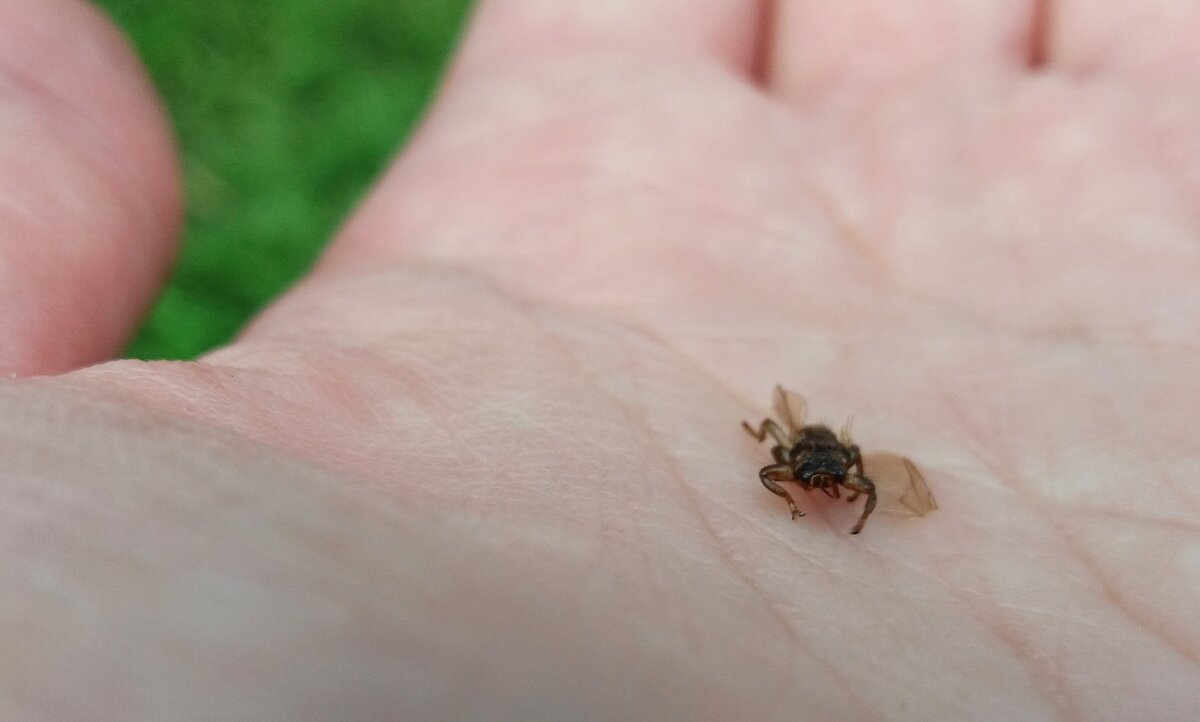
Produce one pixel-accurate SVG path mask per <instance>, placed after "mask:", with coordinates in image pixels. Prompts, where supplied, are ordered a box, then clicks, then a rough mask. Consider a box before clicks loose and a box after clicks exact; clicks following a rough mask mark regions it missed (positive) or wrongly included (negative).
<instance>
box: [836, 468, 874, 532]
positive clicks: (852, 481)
mask: <svg viewBox="0 0 1200 722" xmlns="http://www.w3.org/2000/svg"><path fill="white" fill-rule="evenodd" d="M842 485H843V486H845V487H846V488H847V489H852V490H854V491H855V492H861V493H863V494H866V495H867V503H866V506H864V507H863V513H862V516H860V517H859V518H858V523H857V524H855V525H854V528H853V529H851V530H850V533H851V534H857V533H859V532H860V531H862V528H863V524H866V523H867V517H869V516H871V512H873V511H875V484H874V483H873V482H872V481H871V480H870V479H868V478H867V477H865V476H857V475H852V476H847V477H846V480H845V481H843V482H842ZM856 496H857V494H856Z"/></svg>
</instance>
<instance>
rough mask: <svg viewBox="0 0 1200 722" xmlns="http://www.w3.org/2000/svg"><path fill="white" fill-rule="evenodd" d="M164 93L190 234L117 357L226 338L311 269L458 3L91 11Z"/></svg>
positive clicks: (385, 157) (401, 122)
mask: <svg viewBox="0 0 1200 722" xmlns="http://www.w3.org/2000/svg"><path fill="white" fill-rule="evenodd" d="M97 2H98V4H99V5H100V7H101V8H103V9H104V10H105V11H107V12H108V14H109V15H110V16H111V17H112V18H113V19H114V20H115V21H116V22H117V23H118V24H119V25H120V26H121V27H123V28H124V30H125V32H126V34H128V35H129V37H130V38H131V39H132V41H133V43H134V45H135V46H136V47H137V49H138V52H139V53H140V54H141V56H142V59H143V61H144V62H145V64H146V66H147V67H148V68H149V69H150V74H151V75H152V76H153V78H154V82H155V84H156V85H157V86H158V89H159V92H160V93H161V94H162V96H163V98H164V100H165V102H166V105H167V108H168V111H169V112H170V115H171V119H172V121H173V123H174V126H175V133H176V136H177V138H178V142H179V145H180V147H181V152H182V154H183V173H184V183H185V186H186V192H187V229H186V233H185V237H184V245H183V249H182V252H181V256H180V259H179V262H178V264H177V266H176V268H175V271H174V274H173V276H172V278H171V281H170V284H169V285H168V286H167V288H166V289H165V290H164V292H163V295H162V297H161V298H160V299H159V301H158V304H157V305H156V307H155V308H154V311H153V312H152V313H151V315H150V317H149V318H148V319H147V321H146V322H145V324H144V325H143V327H142V329H141V331H140V332H139V333H138V335H137V338H136V340H135V341H134V342H133V344H132V346H131V347H130V348H129V350H128V354H129V355H130V356H133V357H136V358H143V359H164V358H166V359H187V358H193V357H195V356H196V355H198V354H200V353H202V352H203V351H205V350H207V349H210V348H212V347H214V346H217V345H219V344H222V343H224V342H225V341H227V340H229V339H230V338H231V337H232V336H233V334H235V333H236V332H237V330H238V329H239V328H240V327H241V326H242V325H243V324H244V323H245V322H246V320H247V319H248V318H249V317H250V316H251V315H253V314H254V313H255V311H257V310H258V309H259V308H261V307H262V306H263V305H264V304H266V303H267V302H268V301H270V300H271V299H272V298H273V297H274V296H276V295H277V294H278V293H279V292H280V291H282V290H283V289H284V288H286V287H287V286H289V285H290V284H291V283H292V282H293V281H295V280H296V279H297V278H298V277H299V276H300V275H301V274H302V273H303V272H304V271H305V270H306V269H307V268H308V267H309V265H310V264H311V263H312V262H313V261H314V260H315V259H316V257H317V254H318V253H319V252H320V250H321V248H322V246H323V245H324V244H325V242H326V241H327V240H328V239H329V236H330V234H331V233H333V232H334V231H335V229H336V228H337V226H338V225H339V223H340V222H341V221H342V219H344V218H345V217H346V215H347V214H348V213H349V212H350V211H351V210H352V209H353V207H354V206H355V203H356V201H357V200H358V199H359V198H360V197H361V196H362V194H363V193H364V192H365V191H366V189H367V188H368V187H369V186H370V184H371V181H372V179H373V178H375V177H376V176H377V175H378V174H379V173H380V172H381V171H382V170H383V168H384V167H385V166H386V165H387V163H388V161H389V160H390V158H391V157H392V156H393V155H394V154H395V151H396V150H397V149H398V148H399V147H400V145H401V144H402V143H403V142H404V140H405V138H406V137H407V136H408V133H409V131H410V130H411V129H412V127H413V124H414V122H415V121H416V120H417V119H418V117H419V115H420V113H421V111H422V109H423V108H424V106H425V104H426V103H427V102H428V101H429V99H430V97H431V95H432V93H433V91H434V89H435V88H436V85H437V81H438V77H439V75H440V73H441V71H442V69H443V65H444V64H445V62H446V60H447V59H448V57H449V54H450V52H451V50H452V47H453V44H454V42H455V40H456V39H457V36H458V33H459V31H460V30H461V26H462V24H463V22H464V21H465V19H466V16H467V14H468V11H469V5H470V0H339V1H338V2H322V1H320V0H255V2H245V0H212V1H211V2H204V3H198V2H195V1H194V0H97Z"/></svg>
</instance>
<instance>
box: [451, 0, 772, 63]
mask: <svg viewBox="0 0 1200 722" xmlns="http://www.w3.org/2000/svg"><path fill="white" fill-rule="evenodd" d="M759 13H760V2H759V1H758V0H656V1H655V2H645V0H612V1H611V2H595V1H594V0H483V2H481V3H480V5H479V8H478V9H477V11H476V16H475V19H474V21H473V22H472V24H471V30H470V32H469V34H468V36H467V41H466V43H465V45H464V47H463V50H462V52H461V54H460V56H459V58H458V60H457V61H456V63H455V65H456V69H457V71H459V72H462V73H468V74H473V73H483V74H485V75H492V74H495V73H497V72H503V71H504V69H505V68H511V67H514V66H527V65H528V62H529V61H530V60H531V59H543V60H545V59H549V58H553V59H555V60H557V61H560V62H563V61H568V60H569V59H570V58H578V57H583V56H596V55H614V54H615V55H621V56H626V57H629V56H633V57H639V56H640V57H645V58H663V57H671V56H675V57H678V56H693V57H709V58H715V59H719V60H722V61H724V62H726V63H729V64H730V65H732V66H735V67H738V68H741V69H743V70H748V69H750V68H751V67H752V65H753V63H754V61H755V49H756V47H757V39H758V38H757V32H758V19H759Z"/></svg>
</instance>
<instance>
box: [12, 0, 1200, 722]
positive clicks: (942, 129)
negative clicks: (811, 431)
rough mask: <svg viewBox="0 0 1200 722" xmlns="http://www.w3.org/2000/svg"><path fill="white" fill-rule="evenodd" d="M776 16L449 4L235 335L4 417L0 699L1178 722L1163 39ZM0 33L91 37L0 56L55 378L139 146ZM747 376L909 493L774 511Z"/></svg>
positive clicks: (1189, 561)
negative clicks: (431, 74) (928, 504)
mask: <svg viewBox="0 0 1200 722" xmlns="http://www.w3.org/2000/svg"><path fill="white" fill-rule="evenodd" d="M776 5H777V6H778V7H776V8H775V11H774V12H773V13H771V14H769V16H763V17H760V15H759V13H758V11H757V4H756V3H751V2H745V3H737V2H729V1H727V0H720V1H718V0H707V1H704V2H697V1H695V0H686V1H685V0H670V1H664V2H656V3H644V2H622V3H608V4H600V3H595V2H591V1H590V0H553V1H551V0H491V1H490V2H485V3H484V6H483V8H482V9H481V11H480V12H479V14H478V16H477V18H476V21H475V23H474V26H473V29H472V31H471V33H470V34H469V36H468V38H467V39H466V41H465V45H464V48H463V50H462V51H461V53H460V56H459V58H458V61H457V63H456V65H455V67H454V69H453V72H452V74H451V78H450V80H449V81H448V85H447V88H446V90H445V93H444V94H443V97H442V98H441V100H440V102H439V103H438V105H437V107H436V108H435V109H434V111H433V112H432V113H431V115H430V117H429V118H428V120H427V122H426V124H425V126H424V128H423V129H422V131H421V132H420V134H419V135H418V137H417V138H416V140H415V141H414V142H413V143H412V144H411V145H410V147H409V148H408V149H406V151H405V152H404V154H403V155H402V156H401V157H400V159H399V160H398V161H397V162H396V164H395V165H394V167H393V168H392V170H391V171H390V172H389V173H388V175H387V176H386V177H385V178H384V179H383V180H382V181H381V182H380V183H379V186H378V188H377V189H376V191H375V192H374V194H373V195H372V196H371V198H370V199H369V200H368V201H367V202H366V203H365V204H364V206H363V207H362V208H361V209H360V211H359V212H358V213H357V214H356V216H355V217H354V218H353V219H352V220H351V221H350V222H349V224H348V225H347V227H346V228H345V229H344V231H343V232H342V234H341V235H340V236H339V237H338V238H337V239H335V241H334V242H333V244H332V245H331V247H330V250H329V252H328V254H327V256H326V257H325V259H324V261H323V262H322V263H321V264H320V265H319V267H318V268H317V269H316V270H315V271H314V272H313V274H312V275H311V276H310V277H309V278H307V279H306V280H305V281H304V282H303V283H301V284H300V285H299V286H298V287H297V288H296V289H294V290H293V291H292V292H290V293H289V294H288V295H286V296H284V297H283V298H281V299H280V300H279V301H278V302H277V303H276V304H275V305H274V306H273V307H271V308H270V309H268V310H267V311H266V313H264V314H263V315H262V316H261V317H260V318H259V319H257V320H256V321H255V322H254V323H253V324H252V325H251V326H250V328H249V329H247V331H246V332H245V334H244V335H243V336H242V337H241V338H240V339H239V340H238V341H237V342H236V343H234V344H232V345H230V346H229V347H227V348H224V349H221V350H219V351H216V352H214V353H212V354H210V355H209V356H207V357H206V358H204V359H203V360H202V361H200V362H198V363H189V364H179V363H155V364H142V363H135V362H129V361H114V362H110V363H106V364H102V365H99V366H92V367H90V368H86V369H83V370H80V371H75V372H71V373H66V374H64V375H59V376H55V377H51V378H43V379H36V380H30V381H18V382H11V383H7V384H6V385H4V386H2V387H0V393H2V394H3V397H4V398H3V400H2V401H0V408H3V409H4V412H3V414H0V458H3V459H4V464H3V466H2V468H0V499H4V502H3V503H2V504H0V553H2V554H3V555H4V557H3V562H2V563H0V639H2V640H4V642H5V649H6V653H5V654H4V655H0V659H3V661H0V716H2V717H20V718H23V719H30V718H38V716H39V715H40V716H41V717H43V718H53V719H62V718H69V717H72V716H75V717H80V716H90V717H93V718H117V717H124V718H128V717H131V716H141V717H146V718H154V719H161V718H170V717H172V716H180V715H184V714H185V715H186V716H188V717H194V718H218V717H222V716H226V717H228V716H231V715H240V716H246V717H254V718H256V719H274V718H280V719H304V718H312V719H328V718H331V717H338V718H354V717H362V718H379V717H381V716H391V717H397V718H409V719H430V718H443V719H471V718H479V719H484V718H486V719H548V718H561V719H579V718H591V719H595V718H611V719H720V720H727V719H739V718H740V719H773V718H778V719H796V718H797V715H800V716H803V717H808V718H811V719H872V718H879V719H884V718H886V719H913V720H925V719H955V720H970V719H981V720H990V719H998V718H1008V719H1017V718H1020V719H1031V720H1032V719H1081V720H1127V719H1144V718H1153V719H1156V720H1175V719H1179V720H1184V719H1189V720H1190V719H1194V714H1195V710H1196V709H1198V708H1200V692H1197V689H1196V686H1195V684H1194V681H1195V680H1196V679H1197V678H1198V675H1200V625H1197V624H1196V617H1195V610H1196V608H1197V606H1198V604H1197V603H1198V601H1200V522H1198V521H1197V519H1200V486H1198V485H1197V484H1196V483H1195V481H1196V477H1197V471H1200V468H1198V462H1197V459H1198V458H1200V448H1198V447H1200V444H1198V442H1197V440H1196V429H1197V428H1200V418H1197V417H1198V415H1200V374H1197V373H1196V368H1197V358H1198V356H1197V352H1196V343H1197V341H1196V338H1197V336H1196V332H1197V330H1198V329H1200V208H1198V207H1197V203H1196V200H1195V199H1196V198H1197V197H1198V196H1197V192H1198V191H1200V136H1198V135H1197V133H1196V130H1195V129H1196V128H1200V95H1198V94H1197V91H1196V90H1195V83H1194V82H1192V81H1191V80H1190V79H1192V78H1195V77H1197V76H1196V74H1197V72H1198V71H1200V48H1198V47H1197V45H1196V43H1195V42H1194V38H1195V37H1196V36H1197V33H1198V32H1200V12H1197V11H1195V10H1192V9H1190V8H1191V7H1192V4H1189V3H1184V2H1178V1H1171V0H1154V1H1152V2H1144V1H1142V0H1139V1H1138V2H1133V1H1132V0H1128V1H1124V0H1123V1H1119V2H1112V3H1083V2H1078V1H1075V0H1071V1H1064V2H1049V3H1037V4H1035V3H1032V2H1030V3H1028V6H1027V7H1024V6H1022V3H1012V2H998V1H997V2H987V1H986V0H985V1H984V2H976V1H972V2H961V1H959V0H944V1H942V2H937V3H929V4H928V5H929V7H928V8H927V10H926V11H924V12H925V13H926V15H927V16H923V15H922V12H919V11H916V10H914V9H911V8H910V10H909V11H906V12H904V13H899V12H896V11H891V10H889V8H893V7H895V6H896V4H895V3H893V2H885V1H884V0H876V1H875V2H868V1H866V0H857V1H851V2H846V3H816V2H794V3H788V2H783V3H778V4H776ZM1035 6H1036V7H1042V8H1050V10H1051V12H1049V13H1048V14H1045V15H1042V16H1038V15H1037V14H1036V13H1035V12H1034V8H1035ZM1097 6H1103V7H1097ZM831 7H833V8H834V9H829V8H831ZM839 8H841V9H839ZM847 8H849V9H847ZM851 10H853V11H851ZM1039 17H1040V19H1038V18H1039ZM0 23H2V24H3V27H0V35H3V36H4V37H10V36H12V33H11V32H9V29H11V28H23V29H24V31H27V32H34V31H36V32H38V33H41V34H43V36H44V37H52V38H53V37H63V36H64V35H63V34H64V33H65V34H66V36H69V37H73V38H80V39H86V38H95V40H93V41H92V42H94V43H96V44H97V45H96V46H94V47H98V48H103V49H104V52H100V53H99V56H96V55H92V54H88V53H82V54H72V53H48V52H46V44H45V43H37V42H30V43H26V44H24V45H21V46H19V47H17V46H14V45H6V46H4V50H3V54H0V72H2V73H3V74H4V75H3V77H4V82H5V83H6V86H7V85H12V84H15V87H16V88H17V90H16V91H14V92H12V93H10V94H7V95H5V96H4V97H3V110H2V111H0V113H2V114H3V118H4V119H5V122H6V123H10V122H20V123H23V125H22V126H21V127H22V128H23V129H24V130H23V132H24V135H22V134H20V133H16V134H14V133H11V132H6V133H0V163H2V164H3V172H2V173H0V184H3V187H4V188H5V189H6V192H7V191H8V190H13V189H15V190H18V191H20V194H19V195H18V196H16V197H18V198H20V204H18V205H13V203H14V202H8V201H6V202H5V203H4V204H3V206H2V207H0V213H2V214H4V216H3V217H4V219H5V222H4V223H3V224H0V252H2V253H3V259H4V268H5V271H6V273H8V274H9V276H10V277H6V280H5V283H4V284H2V285H0V288H3V293H4V294H5V295H4V297H3V306H4V307H5V308H6V309H8V311H6V313H5V314H4V315H3V318H4V321H3V322H4V323H6V324H8V326H6V327H5V333H6V335H5V344H4V348H3V349H0V353H3V354H4V356H3V359H4V363H5V364H7V366H6V368H5V370H6V371H13V372H18V373H20V374H22V375H26V374H38V373H43V374H49V373H57V372H60V371H63V370H64V369H67V368H75V367H81V366H84V365H86V364H88V363H90V362H92V361H94V360H96V359H99V358H105V357H108V356H110V355H111V354H112V353H113V351H114V349H115V348H118V347H119V345H120V341H121V339H122V338H123V335H124V334H126V333H128V331H129V330H130V329H131V328H132V327H133V326H134V324H135V323H136V320H137V317H138V314H139V313H140V312H141V311H142V309H144V307H145V303H146V299H147V298H148V297H149V295H150V294H151V292H152V289H153V288H155V286H156V284H157V283H159V282H160V280H161V273H162V269H163V264H164V262H165V260H166V259H167V258H168V257H169V256H170V254H171V252H172V243H173V241H172V233H171V232H172V230H173V229H174V227H175V225H176V224H177V222H178V214H179V209H178V205H177V200H176V199H177V196H176V189H175V185H174V183H173V182H171V181H169V180H168V179H169V178H172V177H173V173H174V170H173V163H174V161H173V159H172V156H171V154H170V151H169V145H168V143H167V141H166V140H165V136H164V134H163V132H162V127H163V125H162V121H161V119H160V118H159V116H158V115H157V111H156V109H155V104H154V101H153V99H152V98H151V97H150V96H149V95H148V93H147V92H146V90H145V84H144V81H143V79H142V75H141V73H140V71H139V70H138V69H137V68H136V67H135V66H134V65H133V64H132V63H131V62H130V61H129V60H128V56H127V55H125V53H124V51H122V50H119V49H114V48H115V47H116V46H114V44H113V43H114V41H113V39H112V33H111V30H110V29H108V28H106V27H105V26H104V25H103V24H102V23H100V22H98V20H97V18H96V16H95V14H94V12H92V11H91V10H89V9H87V8H84V7H82V6H79V5H76V4H74V3H71V2H67V1H66V0H55V2H49V1H48V0H37V2H33V1H32V0H26V1H25V2H17V1H16V0H0ZM1031 28H1034V29H1036V31H1034V30H1031ZM98 52H99V51H98ZM97 57H99V58H100V61H99V64H98V61H97V59H96V58H97ZM1031 65H1036V66H1037V67H1036V68H1033V67H1031ZM22 78H24V79H26V80H28V79H30V78H36V79H38V82H39V83H40V84H41V85H40V86H37V87H36V88H34V89H31V86H29V85H28V83H26V82H23V81H22V80H21V79H22ZM64 99H66V100H64ZM67 101H69V102H67ZM72 114H74V115H72ZM13 119H16V120H13ZM29 119H36V122H33V121H30V120H29ZM31 149H33V150H31ZM39 149H40V150H39ZM34 151H37V157H31V156H30V153H33V152H34ZM51 181H53V182H51ZM4 197H6V198H8V197H10V196H4ZM14 218H15V219H17V220H13V219H14ZM22 219H23V221H22ZM21 222H24V223H25V225H23V226H22V225H20V223H21ZM14 223H16V224H17V225H14ZM134 259H137V260H136V262H135V261H134ZM116 269H120V270H119V271H118V270H116ZM12 309H20V313H15V312H12ZM14 319H16V320H14ZM777 382H781V383H783V384H784V385H786V386H789V387H792V388H795V389H797V390H798V391H801V392H802V393H804V394H805V395H807V396H808V398H809V401H810V404H811V408H812V410H813V415H814V417H816V418H817V419H818V420H824V421H828V422H830V423H833V424H835V425H840V424H841V423H842V421H843V420H844V418H845V417H846V416H849V415H851V414H853V415H854V433H855V439H856V440H857V441H858V442H859V443H861V444H862V445H863V448H864V451H865V452H870V451H871V450H873V449H876V448H881V447H886V448H892V449H896V450H900V451H903V452H904V453H907V454H909V455H910V456H912V457H914V458H915V459H916V460H917V462H918V463H919V464H920V465H921V467H922V468H923V469H924V470H925V472H926V475H927V477H928V480H929V483H930V485H931V486H932V487H933V490H934V492H935V493H936V494H937V496H938V500H939V502H940V504H941V510H940V511H938V512H936V513H935V514H933V515H931V516H930V517H928V518H925V519H921V520H915V521H914V520H908V519H899V518H896V517H888V516H886V515H883V514H876V515H875V516H873V517H872V518H871V520H870V522H869V523H868V524H867V526H866V529H865V531H864V533H863V534H862V535H860V536H858V537H850V536H849V535H847V534H846V533H845V530H846V529H847V528H848V527H849V526H850V524H851V523H852V522H853V519H854V518H855V517H856V515H857V508H856V507H852V506H850V505H847V504H845V503H839V502H836V501H834V500H831V499H825V498H823V497H822V496H817V495H803V494H801V495H799V496H798V497H797V501H798V502H799V503H801V506H802V507H803V508H805V509H806V510H807V511H808V515H807V516H806V517H804V518H803V519H798V520H796V521H792V520H791V519H789V516H788V514H787V513H786V510H784V509H782V504H781V501H780V499H779V498H778V497H776V496H773V495H772V494H770V493H768V492H767V491H766V490H764V489H763V488H762V485H761V484H760V483H759V482H758V479H757V478H756V473H757V470H758V468H759V467H761V466H762V465H763V464H764V463H768V462H769V458H767V454H766V451H765V449H764V448H763V447H762V446H760V445H758V444H755V443H754V441H753V440H752V439H750V438H749V437H748V436H747V435H746V434H745V433H744V432H743V431H742V429H741V428H740V427H739V422H740V421H741V420H742V419H754V420H757V419H760V418H762V417H763V416H764V415H765V413H766V411H767V408H766V407H767V405H768V403H769V401H770V393H771V388H772V386H773V385H774V384H775V383H777ZM183 710H186V713H184V712H182V711H183Z"/></svg>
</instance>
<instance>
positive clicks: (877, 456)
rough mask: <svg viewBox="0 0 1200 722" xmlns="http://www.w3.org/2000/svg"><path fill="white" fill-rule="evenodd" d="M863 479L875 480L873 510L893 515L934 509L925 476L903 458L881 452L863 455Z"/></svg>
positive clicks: (927, 511)
mask: <svg viewBox="0 0 1200 722" xmlns="http://www.w3.org/2000/svg"><path fill="white" fill-rule="evenodd" d="M863 467H864V469H863V470H864V471H865V472H866V474H867V478H869V479H870V480H871V481H873V482H875V494H876V496H877V497H878V500H879V501H878V506H877V507H876V510H877V511H881V512H883V513H885V514H895V515H897V516H909V517H912V516H925V515H926V514H928V513H929V512H931V511H933V510H934V509H937V508H938V505H937V500H936V499H934V498H933V492H931V491H930V490H929V485H928V484H926V483H925V477H924V476H923V475H922V474H921V472H920V470H919V469H917V466H916V464H913V463H912V461H910V460H909V459H908V458H907V457H904V456H901V455H900V454H896V453H892V452H890V451H881V452H878V453H874V454H868V455H867V456H865V457H863Z"/></svg>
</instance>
